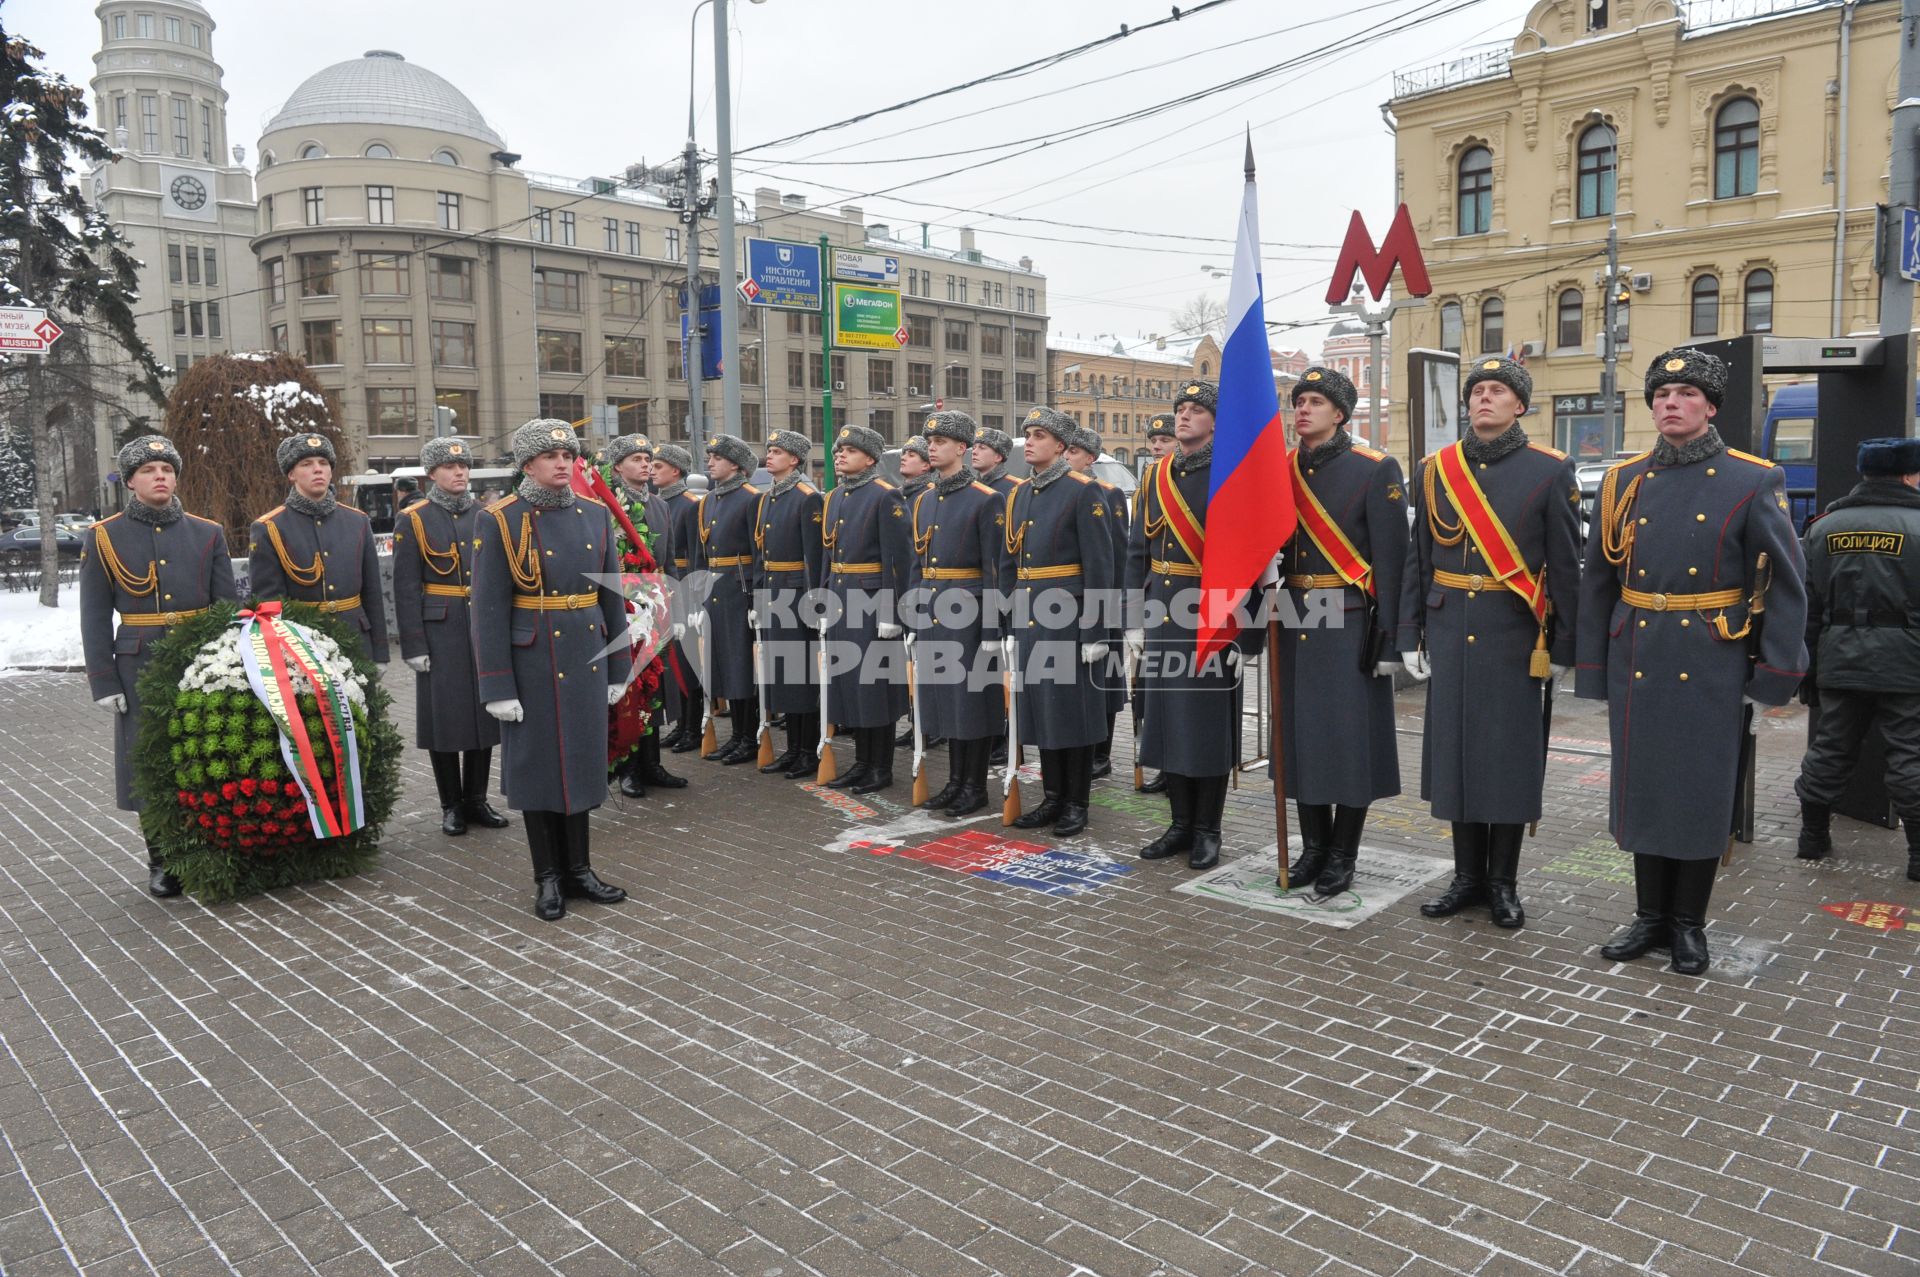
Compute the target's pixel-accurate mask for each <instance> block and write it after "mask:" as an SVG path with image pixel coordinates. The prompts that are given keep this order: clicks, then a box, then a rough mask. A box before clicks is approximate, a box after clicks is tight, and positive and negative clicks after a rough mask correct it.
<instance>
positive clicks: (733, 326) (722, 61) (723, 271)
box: [713, 0, 767, 435]
mask: <svg viewBox="0 0 1920 1277" xmlns="http://www.w3.org/2000/svg"><path fill="white" fill-rule="evenodd" d="M727 62H728V56H727V0H713V98H714V143H715V145H716V147H717V148H718V155H717V156H716V157H715V167H717V168H718V169H719V172H720V190H719V197H720V332H719V333H718V334H717V335H718V337H719V339H720V360H721V363H720V399H721V411H722V412H723V413H724V414H725V415H724V417H723V418H722V421H723V422H724V424H725V426H726V428H727V429H728V430H733V431H738V430H741V429H742V427H741V425H740V299H739V298H738V297H737V296H736V295H735V294H734V278H733V274H734V243H733V236H734V228H733V115H732V108H733V104H732V102H731V101H729V98H730V97H731V96H732V90H731V89H730V87H729V82H730V79H731V74H730V72H731V68H730V67H729V66H728V65H727ZM766 428H767V427H766V422H765V421H764V420H762V422H761V424H760V429H761V432H762V434H763V435H764V433H765V431H766Z"/></svg>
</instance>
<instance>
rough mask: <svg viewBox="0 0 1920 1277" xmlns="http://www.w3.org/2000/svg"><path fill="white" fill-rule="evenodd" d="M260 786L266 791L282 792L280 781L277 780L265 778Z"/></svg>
mask: <svg viewBox="0 0 1920 1277" xmlns="http://www.w3.org/2000/svg"><path fill="white" fill-rule="evenodd" d="M260 788H261V790H262V791H263V792H265V793H269V794H277V793H279V792H280V782H279V781H277V780H263V781H261V782H260Z"/></svg>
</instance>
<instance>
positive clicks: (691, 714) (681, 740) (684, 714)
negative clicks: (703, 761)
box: [667, 688, 702, 754]
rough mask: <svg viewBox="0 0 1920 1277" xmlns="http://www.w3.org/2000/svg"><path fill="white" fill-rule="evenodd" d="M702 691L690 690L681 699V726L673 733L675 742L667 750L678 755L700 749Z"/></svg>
mask: <svg viewBox="0 0 1920 1277" xmlns="http://www.w3.org/2000/svg"><path fill="white" fill-rule="evenodd" d="M701 735H702V732H701V730H700V691H699V689H698V688H693V689H691V690H689V692H688V693H687V695H685V696H683V697H681V698H680V726H679V728H678V729H676V730H675V731H674V733H673V740H672V741H671V743H669V744H668V746H667V748H668V749H670V750H672V751H673V752H674V753H676V754H691V753H692V752H693V751H694V750H696V749H699V748H700V737H701Z"/></svg>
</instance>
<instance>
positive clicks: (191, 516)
mask: <svg viewBox="0 0 1920 1277" xmlns="http://www.w3.org/2000/svg"><path fill="white" fill-rule="evenodd" d="M181 513H182V514H184V515H186V516H187V517H188V518H189V519H192V520H193V521H194V522H195V523H204V524H206V525H207V526H208V527H210V528H217V527H219V526H220V525H219V524H218V523H215V522H214V521H213V520H212V519H209V518H207V517H206V516H205V515H199V514H194V513H193V512H191V511H189V510H182V511H181ZM119 517H120V516H119V515H117V514H116V515H114V516H113V519H117V518H119ZM113 519H103V520H101V522H103V523H111V522H113Z"/></svg>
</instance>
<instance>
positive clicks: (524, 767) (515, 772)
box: [473, 418, 633, 922]
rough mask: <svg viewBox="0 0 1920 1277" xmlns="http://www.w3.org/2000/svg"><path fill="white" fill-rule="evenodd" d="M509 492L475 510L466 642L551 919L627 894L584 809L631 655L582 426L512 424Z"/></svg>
mask: <svg viewBox="0 0 1920 1277" xmlns="http://www.w3.org/2000/svg"><path fill="white" fill-rule="evenodd" d="M511 446H512V449H513V461H514V465H515V466H516V467H517V468H518V469H519V470H520V471H521V479H520V484H519V486H518V487H517V488H515V490H514V492H513V495H511V496H507V497H502V498H501V499H500V500H498V501H495V502H494V503H493V504H491V505H489V506H488V507H487V508H486V509H485V510H483V511H482V512H481V515H480V519H479V524H480V528H479V533H478V535H477V536H476V537H475V538H474V541H475V545H474V555H473V652H474V660H475V663H476V665H477V666H478V667H479V672H480V698H481V700H482V701H483V702H484V703H485V706H486V711H487V713H489V714H491V715H492V716H493V717H495V718H497V719H499V720H500V722H501V724H502V728H501V738H502V742H501V743H502V746H503V751H502V752H503V760H502V764H501V768H500V772H501V781H502V783H503V784H504V786H505V788H506V791H507V805H508V806H509V807H512V808H513V809H514V810H516V811H518V812H520V813H521V815H522V817H523V818H524V819H525V821H526V825H527V847H528V850H529V852H530V853H531V855H532V860H533V880H534V886H535V888H536V890H537V895H536V897H535V900H534V907H533V908H534V913H535V914H536V915H537V916H538V917H540V918H542V919H544V920H546V921H548V922H551V921H553V920H554V919H556V918H559V917H561V916H562V915H564V914H565V913H566V911H567V903H566V901H567V897H570V896H572V897H583V898H585V899H587V900H591V901H593V902H594V903H596V904H616V903H618V902H619V901H622V900H625V899H626V898H627V893H626V892H625V891H622V890H621V889H620V888H619V887H615V886H611V885H609V884H607V883H604V882H602V881H601V880H600V878H599V876H598V875H597V874H595V873H594V872H593V862H592V858H591V856H590V854H589V849H588V843H587V813H589V812H591V811H592V810H593V809H594V808H595V807H598V806H599V805H600V804H601V803H602V802H603V801H605V799H606V796H607V707H608V706H609V705H612V704H614V703H615V702H617V701H618V700H619V699H620V696H621V694H622V692H623V690H624V689H625V686H626V682H627V674H628V673H629V671H630V670H631V668H632V660H633V653H632V649H631V647H630V644H629V640H628V638H627V609H626V601H625V599H624V598H623V597H622V596H621V593H620V590H619V588H618V586H617V584H606V583H607V582H615V583H617V582H618V580H619V573H620V554H619V550H618V549H617V548H616V546H615V544H614V526H613V516H612V515H611V514H610V513H608V511H607V507H605V506H604V505H602V504H600V503H599V502H598V501H595V500H594V499H593V498H592V497H584V496H581V495H579V494H578V493H576V492H575V491H574V490H573V483H572V478H573V463H574V461H575V459H577V458H578V457H579V455H580V443H579V437H578V436H577V435H575V434H574V431H573V427H572V426H571V425H569V424H567V423H566V422H564V421H556V420H554V419H552V418H541V419H538V420H534V421H529V422H528V423H527V424H526V425H524V426H521V427H520V428H519V429H518V430H516V431H514V432H513V437H512V441H511Z"/></svg>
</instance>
